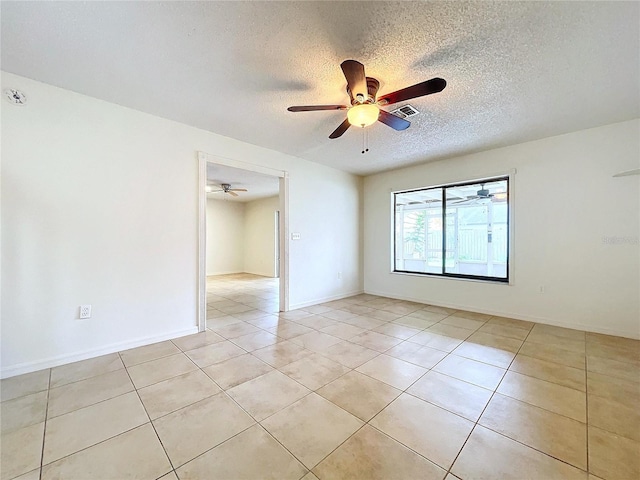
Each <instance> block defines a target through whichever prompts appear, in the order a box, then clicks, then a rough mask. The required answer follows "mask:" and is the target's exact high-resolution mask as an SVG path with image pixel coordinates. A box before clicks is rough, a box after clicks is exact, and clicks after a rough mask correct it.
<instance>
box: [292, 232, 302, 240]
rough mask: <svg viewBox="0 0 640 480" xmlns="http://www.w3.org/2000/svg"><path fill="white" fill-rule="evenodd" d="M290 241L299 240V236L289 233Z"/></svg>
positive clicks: (295, 233)
mask: <svg viewBox="0 0 640 480" xmlns="http://www.w3.org/2000/svg"><path fill="white" fill-rule="evenodd" d="M291 240H300V234H299V233H297V232H294V233H291Z"/></svg>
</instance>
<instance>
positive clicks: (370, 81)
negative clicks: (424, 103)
mask: <svg viewBox="0 0 640 480" xmlns="http://www.w3.org/2000/svg"><path fill="white" fill-rule="evenodd" d="M340 68H342V73H344V76H345V78H346V79H347V94H348V95H349V98H350V100H351V107H349V106H347V105H307V106H295V107H289V108H288V109H287V110H289V111H290V112H312V111H318V110H347V118H346V120H345V121H344V122H342V123H341V124H340V126H339V127H338V128H336V129H335V130H334V131H333V133H331V135H329V138H338V137H340V136H342V134H343V133H344V132H346V131H347V129H348V128H349V127H350V126H351V125H354V126H356V127H362V128H364V127H367V126H369V125H372V124H373V123H375V122H376V121H379V122H382V123H384V124H385V125H388V126H389V127H391V128H393V129H394V130H405V129H406V128H409V125H411V123H410V122H409V121H407V120H405V119H404V118H401V117H399V116H397V115H394V114H393V113H389V112H386V111H384V110H382V109H381V108H380V107H383V106H386V105H392V104H394V103H398V102H403V101H405V100H410V99H412V98H416V97H422V96H425V95H431V94H432V93H438V92H441V91H442V90H444V87H446V86H447V82H446V81H445V80H444V79H442V78H437V77H436V78H432V79H431V80H427V81H425V82H422V83H417V84H416V85H412V86H410V87H406V88H403V89H401V90H397V91H395V92H392V93H387V94H386V95H383V96H382V97H380V98H378V99H376V95H377V94H378V88H379V87H380V82H378V80H376V79H375V78H372V77H367V76H365V74H364V65H362V64H361V63H360V62H358V61H356V60H345V61H344V62H342V63H341V64H340Z"/></svg>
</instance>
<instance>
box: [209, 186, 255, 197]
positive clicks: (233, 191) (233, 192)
mask: <svg viewBox="0 0 640 480" xmlns="http://www.w3.org/2000/svg"><path fill="white" fill-rule="evenodd" d="M217 187H218V185H207V186H206V188H205V190H206V191H207V193H223V194H228V195H231V196H232V197H237V196H238V194H237V193H236V192H246V191H247V189H246V188H231V184H230V183H221V184H220V187H221V188H217Z"/></svg>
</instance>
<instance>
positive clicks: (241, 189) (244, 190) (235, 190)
mask: <svg viewBox="0 0 640 480" xmlns="http://www.w3.org/2000/svg"><path fill="white" fill-rule="evenodd" d="M229 191H230V192H247V191H248V190H247V189H246V188H232V189H231V190H229Z"/></svg>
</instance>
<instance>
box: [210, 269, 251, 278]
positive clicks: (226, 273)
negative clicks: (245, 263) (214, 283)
mask: <svg viewBox="0 0 640 480" xmlns="http://www.w3.org/2000/svg"><path fill="white" fill-rule="evenodd" d="M238 273H244V270H229V271H225V272H207V275H206V276H207V277H215V276H218V275H236V274H238Z"/></svg>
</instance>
